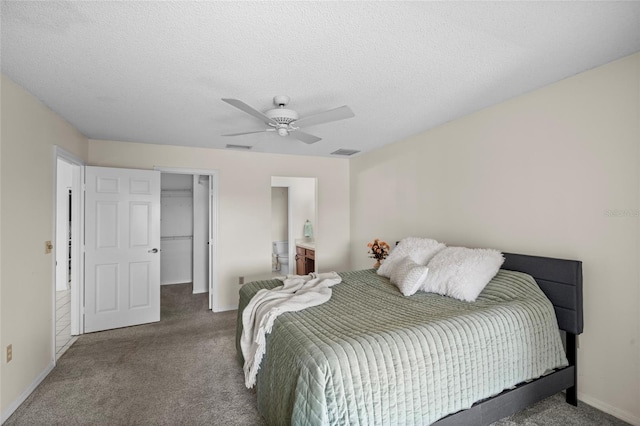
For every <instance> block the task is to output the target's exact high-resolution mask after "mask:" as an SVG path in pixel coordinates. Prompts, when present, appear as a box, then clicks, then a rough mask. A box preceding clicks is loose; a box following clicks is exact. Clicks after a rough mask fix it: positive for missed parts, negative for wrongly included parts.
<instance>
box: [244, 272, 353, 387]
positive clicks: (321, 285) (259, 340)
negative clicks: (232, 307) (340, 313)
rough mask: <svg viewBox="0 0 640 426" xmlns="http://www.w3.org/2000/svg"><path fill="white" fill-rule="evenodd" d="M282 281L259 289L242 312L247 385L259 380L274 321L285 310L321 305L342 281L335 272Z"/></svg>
mask: <svg viewBox="0 0 640 426" xmlns="http://www.w3.org/2000/svg"><path fill="white" fill-rule="evenodd" d="M278 279H279V280H281V281H283V283H284V284H283V285H282V286H280V287H276V288H273V289H271V290H267V289H262V290H259V291H258V292H257V293H256V294H255V295H254V296H253V297H252V298H251V300H250V301H249V304H247V307H246V308H245V309H244V311H243V312H242V336H241V337H240V347H241V349H242V356H243V357H244V379H245V385H246V386H247V388H252V387H253V386H254V385H255V384H256V378H257V376H258V369H259V368H260V362H261V361H262V357H263V355H264V352H265V346H266V335H267V334H268V333H271V328H272V327H273V322H274V321H275V319H276V318H277V317H278V315H280V314H282V313H284V312H295V311H300V310H302V309H305V308H310V307H312V306H318V305H321V304H323V303H324V302H326V301H327V300H329V299H330V298H331V288H330V287H332V286H334V285H336V284H338V283H340V282H342V278H340V276H339V275H338V274H337V273H335V272H325V273H321V274H317V273H315V272H312V273H310V274H309V275H287V276H286V277H279V278H278Z"/></svg>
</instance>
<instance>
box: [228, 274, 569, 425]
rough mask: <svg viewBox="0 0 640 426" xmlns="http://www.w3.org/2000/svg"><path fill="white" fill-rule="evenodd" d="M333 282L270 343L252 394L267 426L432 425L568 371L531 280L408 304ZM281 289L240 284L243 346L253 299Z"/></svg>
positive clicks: (364, 278)
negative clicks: (326, 295)
mask: <svg viewBox="0 0 640 426" xmlns="http://www.w3.org/2000/svg"><path fill="white" fill-rule="evenodd" d="M340 275H341V277H342V279H343V282H342V283H340V284H338V285H336V286H334V287H333V295H332V297H331V300H329V301H328V302H326V303H324V304H322V305H320V306H316V307H313V308H309V309H306V310H304V311H300V312H289V313H285V314H282V315H280V316H279V317H278V318H277V320H276V321H275V323H274V326H273V331H272V333H271V334H270V335H268V337H267V349H266V354H265V356H264V358H263V360H262V364H261V366H260V370H259V373H258V381H257V385H256V394H257V400H258V410H259V412H260V413H261V414H262V416H263V417H264V419H265V420H266V422H267V423H268V424H271V425H284V424H294V425H329V424H331V425H336V424H345V425H347V424H349V425H365V424H366V425H427V424H431V423H433V422H435V421H436V420H438V419H440V418H442V417H445V416H446V415H448V414H451V413H455V412H457V411H460V410H462V409H466V408H469V407H471V405H473V403H474V402H477V401H479V400H482V399H484V398H488V397H491V396H493V395H495V394H498V393H500V392H501V391H503V390H504V389H507V388H509V387H512V386H514V385H516V384H518V383H521V382H524V381H527V380H530V379H534V378H537V377H540V376H541V375H543V374H544V373H545V372H546V371H548V370H550V369H555V368H559V367H564V366H566V365H568V363H567V359H566V356H565V354H564V350H563V347H562V342H561V338H560V334H559V330H558V327H557V322H556V318H555V314H554V310H553V306H552V305H551V302H549V300H548V299H547V298H546V296H545V295H544V293H543V292H542V291H541V290H540V288H539V287H538V285H537V284H536V282H535V281H534V279H533V278H532V277H530V276H529V275H527V274H523V273H519V272H513V271H505V270H501V271H500V272H499V273H498V274H497V275H496V276H495V277H494V278H493V280H492V281H491V282H490V283H489V284H488V285H487V286H486V287H485V289H484V290H483V292H482V293H481V294H480V296H479V297H478V299H477V300H476V302H473V303H468V302H462V301H459V300H456V299H452V298H450V297H446V296H440V295H437V294H431V293H417V294H415V295H414V296H411V297H404V296H403V295H402V294H401V293H400V292H399V291H398V289H397V288H396V287H395V286H394V285H393V284H391V283H390V282H389V280H388V279H387V278H384V277H381V276H378V275H377V274H376V273H375V270H363V271H353V272H346V273H341V274H340ZM281 284H282V283H281V282H280V281H276V280H272V281H257V282H253V283H249V284H247V285H245V286H243V287H242V289H241V290H240V304H239V311H238V318H239V320H238V329H237V337H238V339H239V336H240V335H241V333H242V322H241V315H242V309H243V308H244V307H245V306H246V305H247V303H248V301H249V300H250V298H251V297H252V296H253V295H254V294H255V293H256V292H257V291H258V290H259V289H261V288H273V287H276V286H278V285H281ZM238 347H239V346H238ZM239 354H240V352H239ZM239 356H240V358H241V357H242V355H241V354H240V355H239Z"/></svg>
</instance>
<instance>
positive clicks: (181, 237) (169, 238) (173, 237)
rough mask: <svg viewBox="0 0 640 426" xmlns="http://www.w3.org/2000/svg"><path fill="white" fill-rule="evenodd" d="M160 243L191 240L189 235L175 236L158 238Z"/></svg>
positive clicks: (191, 237)
mask: <svg viewBox="0 0 640 426" xmlns="http://www.w3.org/2000/svg"><path fill="white" fill-rule="evenodd" d="M160 240H161V241H173V240H193V236H191V235H176V236H172V237H160Z"/></svg>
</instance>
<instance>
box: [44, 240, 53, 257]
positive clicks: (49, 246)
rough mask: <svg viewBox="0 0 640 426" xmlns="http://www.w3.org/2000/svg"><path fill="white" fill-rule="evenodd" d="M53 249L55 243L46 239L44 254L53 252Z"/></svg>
mask: <svg viewBox="0 0 640 426" xmlns="http://www.w3.org/2000/svg"><path fill="white" fill-rule="evenodd" d="M51 250H53V244H51V241H45V242H44V254H49V253H51Z"/></svg>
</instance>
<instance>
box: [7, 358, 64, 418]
mask: <svg viewBox="0 0 640 426" xmlns="http://www.w3.org/2000/svg"><path fill="white" fill-rule="evenodd" d="M53 367H55V364H54V363H53V361H52V362H50V363H49V365H47V367H46V368H45V369H44V370H42V372H41V373H40V374H39V375H38V377H36V379H35V380H34V381H33V383H31V384H30V385H29V387H28V388H26V389H25V390H24V392H22V393H21V394H20V396H18V397H17V398H16V399H15V400H14V401H13V402H12V403H11V404H9V406H8V407H7V409H6V410H4V411H3V412H2V418H1V419H0V424H2V423H4V422H6V421H7V419H8V418H9V417H11V415H12V414H13V412H14V411H16V410H17V409H18V407H19V406H20V404H22V403H23V402H24V400H25V399H27V398H28V397H29V395H31V393H32V392H33V391H34V390H35V389H36V388H37V387H38V385H39V384H40V383H41V382H42V381H43V380H44V379H45V378H46V377H47V376H48V375H49V373H51V370H53Z"/></svg>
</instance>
